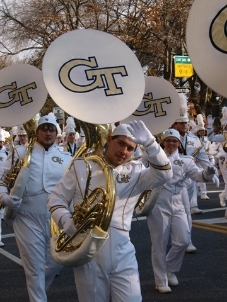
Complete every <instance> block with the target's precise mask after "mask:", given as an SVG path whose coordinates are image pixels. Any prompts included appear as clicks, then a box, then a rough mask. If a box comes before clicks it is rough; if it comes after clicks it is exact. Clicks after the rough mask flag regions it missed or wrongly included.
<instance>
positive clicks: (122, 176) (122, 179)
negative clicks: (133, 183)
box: [116, 174, 131, 184]
mask: <svg viewBox="0 0 227 302" xmlns="http://www.w3.org/2000/svg"><path fill="white" fill-rule="evenodd" d="M130 178H131V177H129V176H128V175H126V174H118V175H117V178H116V179H117V182H118V183H119V184H121V183H127V182H129V179H130Z"/></svg>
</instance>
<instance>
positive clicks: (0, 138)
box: [0, 127, 8, 247]
mask: <svg viewBox="0 0 227 302" xmlns="http://www.w3.org/2000/svg"><path fill="white" fill-rule="evenodd" d="M4 141H5V136H4V130H3V129H2V128H1V127H0V167H1V166H2V165H3V164H4V162H5V160H6V159H7V155H8V152H7V150H6V148H5V146H4ZM3 214H4V209H0V247H3V246H5V244H4V243H3V242H2V219H3Z"/></svg>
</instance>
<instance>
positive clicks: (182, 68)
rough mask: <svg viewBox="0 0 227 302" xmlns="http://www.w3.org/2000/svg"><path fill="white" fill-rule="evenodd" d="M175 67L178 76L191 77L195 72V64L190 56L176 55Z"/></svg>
mask: <svg viewBox="0 0 227 302" xmlns="http://www.w3.org/2000/svg"><path fill="white" fill-rule="evenodd" d="M174 67H175V77H176V78H189V77H191V76H192V75H193V74H194V70H193V65H192V64H191V60H190V58H189V57H188V56H175V57H174Z"/></svg>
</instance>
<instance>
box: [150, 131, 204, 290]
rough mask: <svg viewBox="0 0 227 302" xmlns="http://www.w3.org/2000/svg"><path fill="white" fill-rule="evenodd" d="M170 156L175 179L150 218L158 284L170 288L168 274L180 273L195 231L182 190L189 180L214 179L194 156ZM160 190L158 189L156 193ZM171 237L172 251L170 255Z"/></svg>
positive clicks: (164, 187) (162, 192) (158, 200)
mask: <svg viewBox="0 0 227 302" xmlns="http://www.w3.org/2000/svg"><path fill="white" fill-rule="evenodd" d="M171 130H172V129H171ZM167 156H168V158H169V160H170V162H171V165H172V169H173V177H172V179H170V180H169V181H168V182H166V183H165V184H164V185H163V186H162V189H161V191H160V193H159V195H158V199H157V202H156V204H155V206H154V209H153V210H152V212H151V213H150V215H149V216H148V217H147V223H148V227H149V230H150V236H151V241H152V256H151V257H152V266H153V271H154V276H155V284H156V286H157V287H161V288H162V287H164V288H166V287H167V289H168V275H167V273H168V272H169V273H173V272H178V271H179V270H180V267H181V264H182V261H183V257H184V254H185V250H186V248H187V247H188V245H189V243H190V240H191V239H190V231H191V230H190V228H189V224H188V219H187V214H186V212H185V207H184V205H183V202H182V193H183V190H182V189H183V188H184V187H185V186H187V184H188V179H189V178H190V179H192V180H193V181H210V176H208V175H207V174H206V172H205V171H201V169H199V168H198V167H197V165H196V164H195V162H194V158H193V157H191V156H183V155H180V154H179V152H178V150H176V151H175V152H173V153H172V154H171V155H168V154H167ZM158 189H159V188H155V189H154V191H155V190H158ZM170 235H171V248H170V250H169V252H168V254H167V255H166V249H167V245H168V241H169V236H170ZM175 285H177V284H175ZM168 291H171V290H168Z"/></svg>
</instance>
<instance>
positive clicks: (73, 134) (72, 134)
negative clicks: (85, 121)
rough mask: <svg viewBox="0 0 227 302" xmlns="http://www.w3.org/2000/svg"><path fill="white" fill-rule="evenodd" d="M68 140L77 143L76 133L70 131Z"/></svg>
mask: <svg viewBox="0 0 227 302" xmlns="http://www.w3.org/2000/svg"><path fill="white" fill-rule="evenodd" d="M67 142H68V143H70V144H73V143H75V133H69V134H68V135H67Z"/></svg>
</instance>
